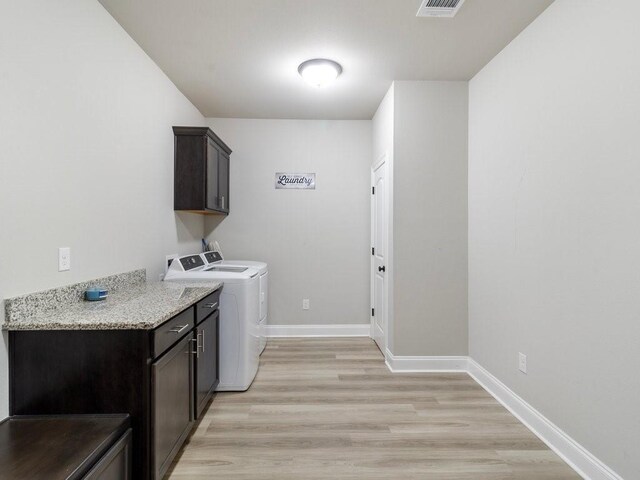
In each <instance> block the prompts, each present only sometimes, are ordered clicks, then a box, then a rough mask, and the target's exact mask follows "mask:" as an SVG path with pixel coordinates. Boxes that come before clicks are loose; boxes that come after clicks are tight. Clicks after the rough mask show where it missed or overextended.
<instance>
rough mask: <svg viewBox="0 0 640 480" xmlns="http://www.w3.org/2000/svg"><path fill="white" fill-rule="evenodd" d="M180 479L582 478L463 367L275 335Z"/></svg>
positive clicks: (348, 342) (216, 404) (198, 434)
mask: <svg viewBox="0 0 640 480" xmlns="http://www.w3.org/2000/svg"><path fill="white" fill-rule="evenodd" d="M168 477H169V478H170V479H172V480H187V479H194V480H196V479H221V480H236V479H237V480H249V479H251V480H254V479H255V480H294V479H295V480H300V479H308V480H319V479H349V480H355V479H358V480H369V479H370V480H382V479H385V480H387V479H389V480H392V479H393V480H418V479H419V480H436V479H437V480H440V479H442V480H445V479H446V480H485V479H486V480H506V479H523V480H524V479H527V480H551V479H554V480H560V479H579V478H580V477H579V476H578V475H577V474H576V473H575V472H574V471H573V470H571V469H570V468H569V467H568V466H567V465H566V464H565V463H564V462H563V461H562V460H561V459H560V458H559V457H558V456H557V455H556V454H555V453H553V452H552V451H551V450H549V448H547V447H546V446H545V445H544V443H542V442H541V441H540V440H539V439H538V438H537V437H536V436H535V435H534V434H533V433H531V432H530V431H529V430H528V429H527V428H526V427H524V426H523V425H522V424H521V423H520V422H519V421H518V420H517V419H516V418H515V417H514V416H512V415H511V414H510V413H509V412H508V411H507V410H506V409H505V408H503V407H502V406H501V405H500V404H499V403H498V402H497V401H496V400H495V399H494V398H493V397H491V396H490V395H489V394H488V393H487V392H485V391H484V390H483V389H482V387H480V386H479V385H478V384H477V383H475V382H474V381H473V379H472V378H471V377H469V376H468V375H467V374H465V373H423V374H415V373H412V374H400V373H395V374H392V373H390V372H389V370H388V369H387V367H386V366H385V364H384V360H383V357H382V354H381V353H380V351H379V350H378V349H377V347H376V346H375V345H374V343H373V342H372V341H371V340H370V339H368V338H318V339H313V338H309V339H272V340H270V341H269V344H268V346H267V348H266V350H265V351H264V353H263V355H262V357H261V362H260V370H259V372H258V375H257V377H256V379H255V381H254V383H253V385H252V386H251V388H250V389H249V390H248V391H246V392H243V393H219V394H217V395H216V397H215V399H214V401H213V403H212V404H211V406H210V408H209V410H208V412H207V413H206V415H205V416H204V417H203V419H202V421H201V422H200V424H199V426H198V427H197V429H196V430H195V433H194V434H193V435H192V437H191V439H190V441H189V443H188V444H187V445H186V447H185V448H184V450H183V453H182V454H181V455H180V456H179V457H178V459H177V461H176V462H175V463H174V466H173V469H172V471H171V473H170V475H169V476H168Z"/></svg>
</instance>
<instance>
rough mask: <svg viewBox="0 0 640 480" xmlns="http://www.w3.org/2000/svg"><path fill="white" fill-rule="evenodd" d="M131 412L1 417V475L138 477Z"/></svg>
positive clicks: (48, 479) (52, 479) (92, 479)
mask: <svg viewBox="0 0 640 480" xmlns="http://www.w3.org/2000/svg"><path fill="white" fill-rule="evenodd" d="M131 457H132V456H131V428H130V426H129V417H128V415H55V416H15V417H10V418H8V419H6V420H5V421H3V422H0V479H7V480H9V479H12V480H13V479H30V480H133V478H134V477H133V476H132V470H131V460H132V458H131Z"/></svg>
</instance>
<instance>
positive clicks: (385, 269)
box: [378, 265, 387, 272]
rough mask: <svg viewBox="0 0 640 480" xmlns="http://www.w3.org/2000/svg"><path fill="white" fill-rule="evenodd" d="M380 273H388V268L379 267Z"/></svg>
mask: <svg viewBox="0 0 640 480" xmlns="http://www.w3.org/2000/svg"><path fill="white" fill-rule="evenodd" d="M378 271H379V272H386V271H387V268H386V267H385V266H384V265H382V266H381V267H378Z"/></svg>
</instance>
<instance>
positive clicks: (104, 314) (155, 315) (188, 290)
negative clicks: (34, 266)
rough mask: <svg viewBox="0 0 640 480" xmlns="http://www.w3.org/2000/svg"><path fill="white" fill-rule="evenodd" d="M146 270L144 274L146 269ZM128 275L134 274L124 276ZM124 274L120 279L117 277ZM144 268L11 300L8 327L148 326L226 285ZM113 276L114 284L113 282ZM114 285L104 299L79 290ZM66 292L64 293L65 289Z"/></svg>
mask: <svg viewBox="0 0 640 480" xmlns="http://www.w3.org/2000/svg"><path fill="white" fill-rule="evenodd" d="M140 272H142V273H140ZM123 276H128V277H127V278H126V279H124V280H122V277H123ZM115 278H119V279H120V281H113V279H115ZM144 278H145V276H144V270H138V271H136V272H129V273H127V274H122V275H118V276H113V277H106V279H100V280H96V281H94V282H84V283H83V284H76V285H73V286H69V287H62V288H61V289H53V290H48V291H46V292H39V293H35V294H31V295H25V296H23V297H16V298H15V299H7V300H6V319H5V323H4V325H3V326H2V328H3V330H146V329H152V328H155V327H157V326H159V325H160V324H162V323H163V322H165V321H167V320H169V319H170V318H172V317H173V316H175V315H176V314H178V313H180V312H181V311H183V310H184V309H186V308H188V307H189V306H191V305H193V304H194V303H196V302H198V301H199V300H201V299H203V298H204V297H206V296H207V295H209V294H210V293H213V292H214V291H215V290H217V289H218V288H220V287H221V286H222V283H221V282H216V281H212V282H197V283H194V282H146V281H145V280H144ZM110 280H112V283H109V281H110ZM88 284H93V285H97V284H100V285H103V286H104V285H105V284H107V285H110V286H111V288H110V291H109V297H108V298H107V299H106V300H103V301H99V302H85V301H83V300H81V297H80V298H78V296H77V290H78V288H83V289H84V288H86V285H88ZM61 291H63V293H60V292H61Z"/></svg>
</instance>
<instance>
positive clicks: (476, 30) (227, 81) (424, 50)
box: [99, 0, 553, 119]
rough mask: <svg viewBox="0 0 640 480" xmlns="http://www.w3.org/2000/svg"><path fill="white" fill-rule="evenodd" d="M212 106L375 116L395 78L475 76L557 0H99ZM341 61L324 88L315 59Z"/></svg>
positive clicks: (264, 112)
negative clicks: (439, 1) (313, 75)
mask: <svg viewBox="0 0 640 480" xmlns="http://www.w3.org/2000/svg"><path fill="white" fill-rule="evenodd" d="M99 1H100V3H102V5H104V7H105V8H106V9H107V10H108V11H109V12H110V13H111V15H113V17H114V18H115V19H116V20H117V21H118V22H119V23H120V24H121V25H122V26H123V27H124V29H125V30H126V31H127V32H128V33H129V35H131V37H133V39H134V40H135V41H136V42H138V44H139V45H140V46H141V47H142V48H143V49H144V50H145V51H146V52H147V54H148V55H149V56H150V57H151V58H152V59H153V60H154V61H155V62H156V63H157V64H158V65H159V66H160V68H161V69H162V70H163V71H164V72H165V73H166V74H167V75H168V76H169V78H170V79H171V80H172V81H173V82H174V83H175V84H176V85H177V86H178V88H179V89H180V90H181V91H182V92H183V93H184V94H185V95H186V96H187V97H188V98H189V99H190V100H191V101H192V102H193V103H194V104H195V106H196V107H197V108H198V109H199V110H200V111H201V112H202V113H203V114H204V115H205V116H207V117H239V118H309V119H370V118H371V117H372V116H373V114H374V113H375V111H376V109H377V107H378V105H379V103H380V101H381V99H382V97H383V96H384V94H385V92H386V91H387V89H388V88H389V86H390V84H391V82H392V81H393V80H469V79H471V78H472V77H473V76H474V75H475V74H476V73H477V72H478V71H479V70H480V69H481V68H482V67H483V66H484V65H486V64H487V63H488V62H489V60H491V59H492V58H493V57H494V56H495V55H496V54H497V53H498V52H499V51H500V50H502V49H503V48H504V47H505V46H506V45H507V44H508V43H509V42H510V41H511V40H512V39H513V38H515V37H516V36H517V35H518V33H520V32H521V31H522V30H523V29H524V28H525V27H526V26H527V25H529V24H530V23H531V22H532V21H533V20H534V19H535V18H536V17H537V16H538V15H539V14H540V13H541V12H542V11H543V10H544V9H545V8H546V7H547V6H549V5H550V4H551V3H552V1H553V0H466V2H465V3H464V5H463V6H462V8H461V9H460V11H459V12H458V14H457V16H456V17H455V18H453V19H449V18H417V17H416V12H417V11H418V7H419V5H420V0H322V1H317V0H135V1H131V0H99ZM316 57H324V58H331V59H334V60H336V61H338V62H339V63H341V64H342V66H343V68H344V72H343V74H342V75H341V76H340V77H339V79H338V81H336V82H335V83H333V84H332V85H330V86H328V87H325V88H323V89H318V88H315V87H312V86H309V85H308V84H306V83H305V82H304V81H303V80H302V79H301V78H300V77H299V76H298V73H297V67H298V65H299V64H300V63H301V62H302V61H304V60H307V59H310V58H316Z"/></svg>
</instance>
